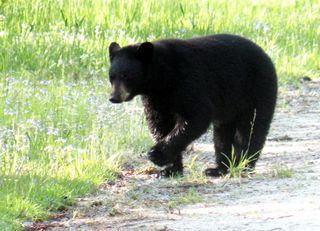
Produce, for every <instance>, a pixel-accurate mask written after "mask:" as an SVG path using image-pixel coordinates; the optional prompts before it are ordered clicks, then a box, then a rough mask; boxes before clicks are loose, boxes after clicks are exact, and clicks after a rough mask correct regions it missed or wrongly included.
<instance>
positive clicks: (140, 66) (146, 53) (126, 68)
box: [109, 42, 154, 103]
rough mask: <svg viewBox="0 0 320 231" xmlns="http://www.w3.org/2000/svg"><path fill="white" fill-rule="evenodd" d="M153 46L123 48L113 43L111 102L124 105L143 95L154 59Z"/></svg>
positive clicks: (111, 52)
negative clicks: (150, 65) (149, 68)
mask: <svg viewBox="0 0 320 231" xmlns="http://www.w3.org/2000/svg"><path fill="white" fill-rule="evenodd" d="M153 50H154V47H153V44H152V43H150V42H144V43H141V44H136V45H131V46H126V47H123V48H121V47H120V46H119V44H117V43H115V42H113V43H111V44H110V46H109V57H110V63H111V66H110V70H109V80H110V83H111V85H112V92H111V95H110V101H111V102H112V103H122V102H125V101H129V100H131V99H133V97H135V96H136V95H139V94H141V93H143V88H144V86H145V84H146V81H147V79H148V76H147V75H148V65H149V64H150V62H151V60H152V57H153Z"/></svg>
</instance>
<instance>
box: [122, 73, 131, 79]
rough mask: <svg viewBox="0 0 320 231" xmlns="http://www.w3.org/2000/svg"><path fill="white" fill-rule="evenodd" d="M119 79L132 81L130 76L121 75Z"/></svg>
mask: <svg viewBox="0 0 320 231" xmlns="http://www.w3.org/2000/svg"><path fill="white" fill-rule="evenodd" d="M121 78H122V79H123V80H131V79H132V78H131V76H130V75H127V74H122V75H121Z"/></svg>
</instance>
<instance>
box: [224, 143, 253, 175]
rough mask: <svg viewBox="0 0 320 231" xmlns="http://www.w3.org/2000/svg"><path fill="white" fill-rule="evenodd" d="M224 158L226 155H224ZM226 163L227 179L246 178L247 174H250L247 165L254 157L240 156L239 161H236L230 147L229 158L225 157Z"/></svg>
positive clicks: (250, 170) (250, 171)
mask: <svg viewBox="0 0 320 231" xmlns="http://www.w3.org/2000/svg"><path fill="white" fill-rule="evenodd" d="M225 156H226V155H225ZM226 158H227V161H228V172H229V177H234V178H241V177H243V176H248V174H249V173H252V169H250V168H249V167H248V166H249V163H250V162H251V161H252V160H254V158H255V155H253V156H251V157H248V156H247V155H246V154H245V153H244V154H242V155H241V157H240V159H237V157H236V155H235V151H234V147H233V146H232V151H231V157H230V158H229V157H228V156H226Z"/></svg>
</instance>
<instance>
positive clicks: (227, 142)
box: [205, 123, 235, 177]
mask: <svg viewBox="0 0 320 231" xmlns="http://www.w3.org/2000/svg"><path fill="white" fill-rule="evenodd" d="M234 134H235V124H234V123H228V124H221V125H215V126H214V134H213V138H214V149H215V155H216V163H217V167H216V168H208V169H206V170H205V174H206V175H207V176H212V177H219V176H222V175H225V174H226V173H227V172H228V168H229V166H230V161H232V144H233V141H234Z"/></svg>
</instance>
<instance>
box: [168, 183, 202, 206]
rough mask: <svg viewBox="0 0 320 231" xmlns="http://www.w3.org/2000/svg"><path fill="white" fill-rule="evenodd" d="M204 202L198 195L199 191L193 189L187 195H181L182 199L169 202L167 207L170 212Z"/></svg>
mask: <svg viewBox="0 0 320 231" xmlns="http://www.w3.org/2000/svg"><path fill="white" fill-rule="evenodd" d="M202 201H203V198H202V197H201V196H200V195H199V193H197V191H196V190H195V189H193V188H191V189H190V190H189V191H188V192H187V193H186V194H184V195H181V196H180V197H177V198H174V199H172V200H170V201H168V203H167V206H168V209H169V210H170V211H172V210H174V209H176V208H178V207H179V206H183V205H187V204H192V203H200V202H202Z"/></svg>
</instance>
